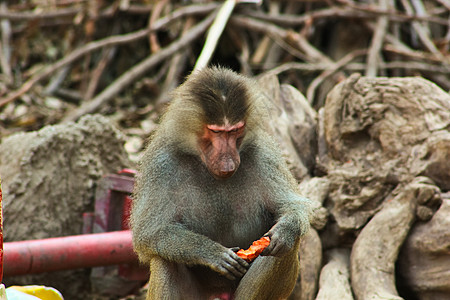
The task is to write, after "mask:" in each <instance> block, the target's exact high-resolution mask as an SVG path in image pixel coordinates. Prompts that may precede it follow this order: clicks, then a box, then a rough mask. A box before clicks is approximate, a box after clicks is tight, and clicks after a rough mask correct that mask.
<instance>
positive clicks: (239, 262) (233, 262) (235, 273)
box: [209, 248, 250, 280]
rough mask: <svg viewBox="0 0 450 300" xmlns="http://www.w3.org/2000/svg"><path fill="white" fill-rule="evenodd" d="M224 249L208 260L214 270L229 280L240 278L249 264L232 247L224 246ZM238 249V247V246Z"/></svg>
mask: <svg viewBox="0 0 450 300" xmlns="http://www.w3.org/2000/svg"><path fill="white" fill-rule="evenodd" d="M224 249H225V251H223V252H222V253H220V254H219V256H218V257H216V258H214V259H213V260H212V261H211V262H209V266H210V267H211V269H213V270H214V271H216V272H218V273H220V274H222V275H223V276H225V277H226V278H228V279H230V280H236V279H238V278H242V277H243V276H244V275H245V273H246V272H247V269H248V268H249V267H250V265H249V264H248V263H247V262H246V261H245V260H243V259H242V258H240V257H239V256H238V255H237V254H236V253H235V252H234V251H233V248H232V249H228V248H224ZM238 249H239V248H238Z"/></svg>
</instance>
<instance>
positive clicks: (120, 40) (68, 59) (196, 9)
mask: <svg viewBox="0 0 450 300" xmlns="http://www.w3.org/2000/svg"><path fill="white" fill-rule="evenodd" d="M216 7H217V5H216V4H213V5H205V6H199V5H192V6H188V7H183V8H180V9H178V10H176V11H174V12H173V13H171V14H169V15H167V16H166V17H163V18H161V19H159V20H158V21H157V22H155V25H154V27H153V28H151V29H149V28H146V29H141V30H138V31H136V32H132V33H128V34H124V35H118V36H112V37H108V38H105V39H102V40H99V41H94V42H90V43H88V44H86V45H84V46H83V47H81V48H79V49H76V50H74V51H73V52H71V53H70V54H68V55H67V56H65V57H64V58H62V59H60V60H58V61H57V62H55V63H53V64H51V65H49V66H47V67H46V68H44V69H43V70H41V71H39V72H38V73H36V74H34V75H33V76H32V77H31V78H30V79H29V80H28V81H26V82H25V83H24V84H23V85H22V86H21V87H20V88H19V89H18V90H15V91H13V92H10V93H9V94H8V95H6V96H5V97H4V98H0V107H2V106H4V105H5V104H7V103H9V102H11V101H14V100H16V99H17V98H19V97H20V96H22V95H23V94H25V93H26V92H28V91H29V90H30V89H31V88H32V87H33V86H34V85H35V84H36V83H38V82H39V81H41V80H43V79H45V78H47V77H48V76H50V75H52V74H53V73H54V72H55V71H57V70H58V69H60V68H62V67H64V66H65V65H67V64H70V63H72V62H74V61H75V60H77V59H79V58H81V57H83V56H84V55H86V54H87V53H90V52H92V51H95V50H98V49H101V48H103V47H108V46H113V45H121V44H126V43H129V42H133V41H137V40H140V39H143V38H145V37H146V36H148V33H149V32H150V31H151V30H159V29H161V28H163V27H165V26H167V25H168V24H170V23H171V22H173V21H174V20H176V19H178V18H180V17H183V16H186V15H192V14H203V13H205V12H210V11H212V10H213V9H215V8H216Z"/></svg>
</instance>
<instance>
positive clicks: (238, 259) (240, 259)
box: [233, 254, 250, 270]
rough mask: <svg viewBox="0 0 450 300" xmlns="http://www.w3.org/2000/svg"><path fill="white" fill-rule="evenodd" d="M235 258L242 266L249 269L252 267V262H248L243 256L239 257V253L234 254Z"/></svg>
mask: <svg viewBox="0 0 450 300" xmlns="http://www.w3.org/2000/svg"><path fill="white" fill-rule="evenodd" d="M233 259H234V260H235V261H237V262H238V263H239V264H240V265H241V266H242V267H244V268H245V270H247V269H248V268H250V264H249V263H248V262H246V261H245V260H244V259H243V258H241V257H239V255H237V254H234V255H233Z"/></svg>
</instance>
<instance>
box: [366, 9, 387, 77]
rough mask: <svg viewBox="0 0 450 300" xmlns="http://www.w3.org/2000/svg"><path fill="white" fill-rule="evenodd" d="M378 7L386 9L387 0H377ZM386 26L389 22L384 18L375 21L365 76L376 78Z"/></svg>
mask: <svg viewBox="0 0 450 300" xmlns="http://www.w3.org/2000/svg"><path fill="white" fill-rule="evenodd" d="M379 5H380V7H381V8H382V9H386V8H387V7H388V0H379ZM388 24H389V20H388V18H387V17H386V16H380V17H379V18H378V20H377V25H376V27H375V32H374V33H373V38H372V42H371V44H370V48H369V54H368V55H367V68H366V76H369V77H375V76H377V73H378V72H377V61H378V59H379V58H380V57H381V55H380V50H381V49H382V47H383V41H384V36H385V34H386V30H387V28H388Z"/></svg>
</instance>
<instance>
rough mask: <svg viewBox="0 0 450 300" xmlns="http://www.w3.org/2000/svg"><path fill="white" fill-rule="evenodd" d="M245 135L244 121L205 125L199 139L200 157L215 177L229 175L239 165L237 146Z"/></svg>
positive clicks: (222, 177) (220, 177) (223, 177)
mask: <svg viewBox="0 0 450 300" xmlns="http://www.w3.org/2000/svg"><path fill="white" fill-rule="evenodd" d="M244 135H245V122H244V121H240V122H238V123H236V124H233V125H230V124H229V123H228V122H225V125H212V124H210V125H205V126H204V130H203V135H202V136H201V137H200V139H199V148H200V157H201V159H202V161H203V163H204V164H205V165H206V167H207V168H208V170H209V172H210V173H211V174H212V175H213V176H214V177H215V178H217V179H225V178H229V177H231V176H232V175H233V174H234V173H235V172H236V170H237V169H238V167H239V164H240V163H241V159H240V156H239V147H240V146H241V142H242V139H243V138H244Z"/></svg>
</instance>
